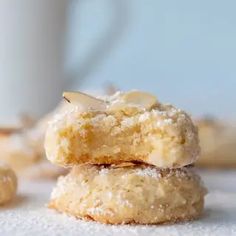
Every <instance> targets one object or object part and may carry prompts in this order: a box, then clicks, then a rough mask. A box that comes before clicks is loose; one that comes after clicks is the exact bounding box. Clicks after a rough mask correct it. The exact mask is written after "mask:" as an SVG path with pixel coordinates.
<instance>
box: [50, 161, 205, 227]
mask: <svg viewBox="0 0 236 236" xmlns="http://www.w3.org/2000/svg"><path fill="white" fill-rule="evenodd" d="M191 169H192V168H181V169H172V170H158V169H157V168H156V167H153V166H148V165H132V166H126V167H117V166H96V165H88V164H85V165H79V166H75V167H73V169H72V170H71V172H70V173H69V174H68V175H67V176H65V177H60V178H59V179H58V183H57V186H56V187H55V188H54V190H53V192H52V194H51V200H50V203H49V207H50V208H53V209H56V210H57V211H59V212H63V213H66V214H68V215H72V216H75V217H78V218H82V219H88V220H95V221H98V222H101V223H107V224H129V223H134V224H161V223H166V222H176V221H185V220H192V219H195V218H198V217H199V216H200V215H201V213H202V211H203V205H204V195H205V193H206V190H205V188H204V187H203V186H202V185H201V181H200V178H199V177H198V176H197V175H196V174H194V173H193V171H192V170H191Z"/></svg>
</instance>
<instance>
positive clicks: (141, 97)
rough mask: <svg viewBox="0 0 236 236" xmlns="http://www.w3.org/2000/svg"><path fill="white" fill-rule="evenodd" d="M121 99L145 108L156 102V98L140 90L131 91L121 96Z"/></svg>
mask: <svg viewBox="0 0 236 236" xmlns="http://www.w3.org/2000/svg"><path fill="white" fill-rule="evenodd" d="M121 99H122V100H123V101H124V102H125V103H127V104H135V105H139V106H141V107H144V108H146V109H149V108H151V107H152V106H153V105H155V104H156V103H157V98H156V97H155V96H153V95H152V94H150V93H146V92H141V91H131V92H128V93H125V94H123V95H122V96H121Z"/></svg>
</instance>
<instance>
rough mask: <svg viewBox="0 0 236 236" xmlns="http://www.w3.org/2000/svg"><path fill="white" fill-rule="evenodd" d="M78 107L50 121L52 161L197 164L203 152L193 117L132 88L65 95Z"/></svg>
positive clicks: (49, 154) (48, 139) (49, 153)
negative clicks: (106, 93)
mask: <svg viewBox="0 0 236 236" xmlns="http://www.w3.org/2000/svg"><path fill="white" fill-rule="evenodd" d="M64 97H65V98H66V100H68V101H69V102H71V103H72V104H73V105H74V109H72V110H71V111H69V112H67V113H65V114H63V115H57V116H55V118H54V119H53V120H52V121H51V122H50V124H49V126H48V130H47V132H46V138H45V148H46V154H47V157H48V159H49V160H50V161H51V162H52V163H54V164H58V165H61V166H72V165H76V164H81V163H90V164H119V163H122V162H130V161H131V162H132V161H139V162H144V163H148V164H152V165H155V166H157V167H159V168H178V167H182V166H185V165H188V164H191V163H193V162H194V161H195V160H196V158H197V157H198V154H199V144H198V135H197V129H196V127H195V126H194V125H193V122H192V120H191V118H190V117H189V116H188V115H187V114H186V113H185V112H184V111H182V110H180V109H177V108H175V107H173V106H172V105H164V104H161V103H160V102H158V101H157V99H156V97H154V96H153V95H150V94H148V93H144V92H139V91H131V92H127V93H121V92H119V93H116V94H115V95H113V96H111V97H105V98H94V97H91V96H88V95H85V94H82V93H78V92H74V93H65V94H64Z"/></svg>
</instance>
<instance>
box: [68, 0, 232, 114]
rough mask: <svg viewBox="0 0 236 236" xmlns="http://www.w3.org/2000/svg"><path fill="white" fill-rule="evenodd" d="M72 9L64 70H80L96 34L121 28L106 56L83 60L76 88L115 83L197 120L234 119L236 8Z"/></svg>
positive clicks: (112, 0)
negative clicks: (210, 117) (204, 117)
mask: <svg viewBox="0 0 236 236" xmlns="http://www.w3.org/2000/svg"><path fill="white" fill-rule="evenodd" d="M71 6H72V7H71V17H70V26H71V27H70V28H71V30H70V32H69V33H70V34H69V50H68V60H67V69H71V68H75V66H76V67H77V64H78V62H79V64H80V66H81V67H82V64H83V63H84V61H85V60H86V59H88V58H87V54H88V50H90V48H91V47H93V45H95V43H96V42H97V41H99V40H102V38H101V32H105V31H106V30H107V28H109V24H110V23H111V22H112V21H116V20H118V21H120V23H119V24H118V29H117V31H118V34H117V37H118V38H117V39H116V40H115V41H114V42H113V43H111V45H110V48H109V47H108V48H109V49H108V50H107V49H106V47H105V48H104V50H107V51H105V52H104V51H102V52H101V51H100V52H99V50H98V55H100V57H99V56H98V60H97V61H96V60H95V61H93V60H91V61H89V59H88V65H89V63H91V67H90V69H91V70H88V71H86V70H83V71H82V72H81V74H80V78H81V79H83V81H79V82H78V84H80V85H81V82H82V87H83V88H92V89H98V88H99V87H102V86H104V84H106V83H107V82H112V83H114V85H116V86H117V87H118V88H120V89H125V90H127V89H131V88H137V89H142V90H148V91H151V92H154V93H155V94H157V96H158V97H159V98H160V99H161V100H162V101H166V102H171V103H174V104H176V105H178V106H180V107H181V108H184V109H186V110H188V111H189V112H191V113H192V114H194V115H202V114H212V115H216V116H219V117H224V118H227V119H231V118H232V117H235V116H236V109H235V102H236V95H235V90H236V67H235V62H236V43H235V42H236V27H235V26H236V14H235V9H236V2H235V1H233V0H228V1H222V0H208V1H204V0H199V1H188V0H179V1H173V0H170V1H156V0H146V1H142V0H118V1H117V0H93V1H89V0H81V1H76V0H74V1H73V2H72V5H71ZM114 8H116V9H118V11H116V10H114ZM72 29H73V30H72ZM115 30H116V29H114V33H115V32H116V31H115ZM106 43H107V42H106ZM103 46H104V45H101V48H102V47H103ZM85 55H86V56H85ZM80 66H79V67H77V69H78V71H79V70H80ZM88 67H89V66H88ZM77 87H78V85H77Z"/></svg>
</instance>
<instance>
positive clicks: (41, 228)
mask: <svg viewBox="0 0 236 236" xmlns="http://www.w3.org/2000/svg"><path fill="white" fill-rule="evenodd" d="M200 174H201V176H202V178H203V181H204V182H205V185H206V186H207V187H208V190H209V193H208V195H207V197H206V207H205V213H204V215H203V217H202V219H200V220H197V221H193V222H187V223H182V224H175V225H159V226H130V225H128V226H111V225H103V224H99V223H95V222H83V221H80V220H76V219H74V218H72V217H68V216H66V215H63V214H59V213H56V212H54V211H53V210H50V209H47V207H46V203H47V201H48V199H49V195H50V192H51V189H52V187H53V186H54V185H55V182H25V181H21V182H20V183H19V190H18V196H17V198H16V200H15V201H14V202H12V203H11V204H9V205H7V206H4V207H1V210H0V235H3V236H8V235H9V236H14V235H17V236H23V235H24V236H27V235H30V236H31V235H33V236H39V235H40V236H44V235H48V236H54V235H66V236H70V235H73V236H74V235H76V236H79V235H81V236H86V235H98V236H99V235H103V236H107V235H114V236H116V235H118V236H124V235H127V236H132V235H136V236H138V235H142V236H145V235H148V236H152V235H155V236H156V235H161V236H166V235H170V236H175V235H178V236H182V235H188V236H191V235H199V236H205V235H214V236H217V235H219V236H223V235H227V236H231V235H236V171H201V172H200Z"/></svg>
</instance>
